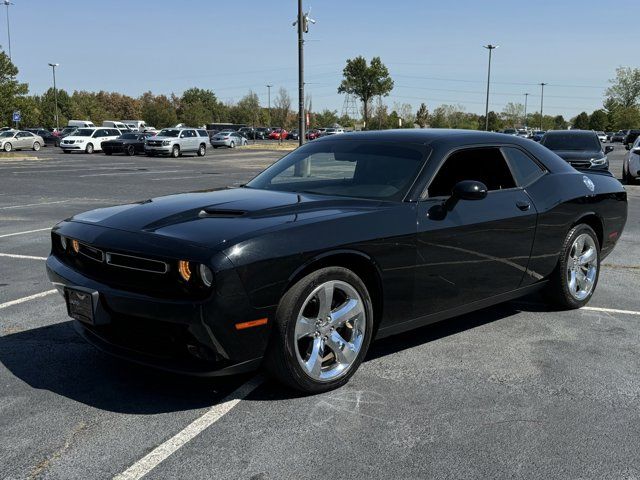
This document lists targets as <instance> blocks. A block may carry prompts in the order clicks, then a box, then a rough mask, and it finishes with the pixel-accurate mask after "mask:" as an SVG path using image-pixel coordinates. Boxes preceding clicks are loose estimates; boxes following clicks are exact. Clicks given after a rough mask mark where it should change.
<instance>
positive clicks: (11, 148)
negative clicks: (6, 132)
mask: <svg viewBox="0 0 640 480" xmlns="http://www.w3.org/2000/svg"><path fill="white" fill-rule="evenodd" d="M11 150H13V145H11V144H10V143H9V142H7V143H5V144H4V151H5V152H10V151H11Z"/></svg>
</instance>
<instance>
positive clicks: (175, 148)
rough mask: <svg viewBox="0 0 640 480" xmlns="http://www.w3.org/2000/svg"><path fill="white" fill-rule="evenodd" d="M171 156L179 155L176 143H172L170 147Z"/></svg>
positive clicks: (176, 156)
mask: <svg viewBox="0 0 640 480" xmlns="http://www.w3.org/2000/svg"><path fill="white" fill-rule="evenodd" d="M171 156H172V157H173V158H178V157H179V156H180V147H179V146H178V145H174V146H173V148H172V149H171Z"/></svg>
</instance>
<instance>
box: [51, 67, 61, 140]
mask: <svg viewBox="0 0 640 480" xmlns="http://www.w3.org/2000/svg"><path fill="white" fill-rule="evenodd" d="M59 65H60V64H59V63H50V64H49V66H50V67H51V70H53V98H54V100H55V103H56V132H59V131H60V122H59V121H58V88H57V87H56V67H57V66H59Z"/></svg>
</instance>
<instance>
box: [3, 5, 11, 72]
mask: <svg viewBox="0 0 640 480" xmlns="http://www.w3.org/2000/svg"><path fill="white" fill-rule="evenodd" d="M3 1H4V6H5V7H7V37H8V38H9V60H11V29H10V28H9V5H13V3H11V2H10V1H9V0H3Z"/></svg>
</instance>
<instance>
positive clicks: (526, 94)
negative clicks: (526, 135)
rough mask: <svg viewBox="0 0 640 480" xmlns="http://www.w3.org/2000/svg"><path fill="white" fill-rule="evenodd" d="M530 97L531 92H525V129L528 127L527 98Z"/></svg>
mask: <svg viewBox="0 0 640 480" xmlns="http://www.w3.org/2000/svg"><path fill="white" fill-rule="evenodd" d="M528 99H529V94H528V93H525V94H524V129H525V130H526V129H527V100H528Z"/></svg>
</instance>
